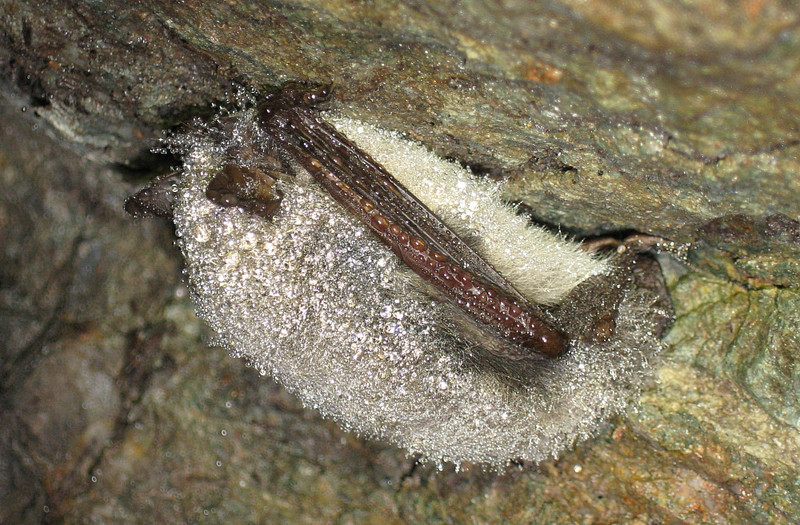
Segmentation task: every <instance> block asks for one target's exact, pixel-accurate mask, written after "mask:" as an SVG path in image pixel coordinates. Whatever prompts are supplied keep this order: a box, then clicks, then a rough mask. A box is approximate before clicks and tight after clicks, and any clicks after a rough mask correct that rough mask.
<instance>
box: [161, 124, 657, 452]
mask: <svg viewBox="0 0 800 525" xmlns="http://www.w3.org/2000/svg"><path fill="white" fill-rule="evenodd" d="M237 118H238V122H237V123H236V125H235V126H233V127H232V128H229V129H232V130H233V131H230V132H226V133H217V134H216V136H214V138H213V140H210V139H209V138H208V137H209V136H210V135H209V134H208V133H206V134H203V133H193V134H189V135H186V136H184V137H180V138H178V139H175V141H174V143H175V144H176V145H177V147H179V149H182V150H183V153H184V154H185V171H184V174H183V176H182V178H181V181H180V182H179V184H178V188H177V191H178V195H177V199H176V203H175V208H174V210H173V211H174V221H175V225H176V230H177V233H178V235H179V237H180V241H179V244H180V246H181V249H182V250H183V253H184V255H185V258H186V263H187V275H188V279H189V284H190V286H191V289H192V292H193V297H194V300H195V302H196V304H197V307H198V312H199V314H200V316H201V317H202V318H203V319H204V320H205V321H206V322H207V323H208V324H209V325H210V326H211V327H212V328H213V329H214V330H215V331H216V333H217V335H218V341H219V342H220V343H221V344H223V345H224V346H226V347H228V348H229V349H230V350H231V351H232V353H233V354H234V355H236V356H241V357H245V358H246V359H247V360H248V362H250V363H252V365H253V366H255V367H256V368H258V370H260V371H261V372H262V373H264V374H268V375H270V376H272V377H274V378H275V379H276V380H278V381H279V382H280V383H282V384H283V385H284V386H285V387H286V388H287V389H289V390H290V391H291V392H293V393H295V394H296V395H297V396H298V397H300V399H302V401H303V403H304V404H305V405H306V406H309V407H312V408H315V409H317V410H319V411H320V412H321V413H322V414H323V415H325V416H326V417H330V418H332V419H334V420H336V421H337V422H339V423H340V424H341V425H342V426H344V427H345V428H347V429H350V430H354V431H356V432H358V433H360V434H363V435H367V436H370V437H375V438H379V439H382V440H385V441H388V442H391V443H394V444H396V445H398V446H401V447H403V448H405V449H406V450H408V451H409V452H411V453H419V454H421V455H422V456H423V457H424V458H425V459H428V460H431V461H434V462H438V463H441V462H445V461H450V462H454V463H457V464H458V463H461V462H464V461H468V462H476V463H484V464H489V465H494V466H503V465H506V464H507V463H508V462H509V461H511V460H515V459H523V460H530V461H540V460H542V459H544V458H547V457H549V456H553V455H555V454H557V453H558V452H559V451H561V450H563V449H564V448H565V447H568V446H570V445H572V444H573V443H574V442H575V441H576V440H579V439H584V438H586V437H588V436H590V435H591V434H592V433H593V432H594V431H595V430H596V428H597V427H598V424H599V423H600V422H601V421H602V420H604V419H605V418H607V417H608V416H609V415H611V414H613V413H615V412H617V411H619V410H621V409H622V408H624V407H625V406H626V405H627V404H628V402H629V400H630V399H631V398H632V396H635V395H636V393H637V391H638V389H639V388H640V385H641V383H642V381H643V378H644V377H646V369H647V366H648V361H649V360H650V359H651V357H652V356H654V355H655V354H656V353H657V352H658V350H659V343H658V340H657V338H656V337H655V335H654V330H655V328H654V325H653V322H651V321H649V320H648V319H649V318H648V315H649V314H648V312H649V309H650V303H651V299H650V298H648V297H647V296H646V295H643V294H640V293H639V292H638V291H636V290H630V291H629V292H627V293H626V294H625V296H624V297H623V299H622V302H621V305H620V309H619V311H620V315H619V317H618V319H617V326H616V335H615V337H614V338H612V340H610V341H607V342H606V343H603V344H602V345H596V344H595V345H587V344H585V343H581V342H577V341H573V342H572V343H571V345H570V348H569V350H568V351H567V353H566V355H565V356H564V357H563V358H561V359H559V360H557V361H554V362H552V363H550V364H549V365H547V366H544V367H542V369H541V371H540V373H537V374H536V375H535V376H534V377H533V378H532V380H531V382H530V384H526V385H518V384H515V385H511V384H509V383H508V382H507V381H503V380H502V378H499V377H498V375H497V374H496V373H494V372H493V371H491V370H484V369H482V368H481V367H479V366H473V365H472V364H471V363H470V359H469V356H470V352H471V350H472V349H474V348H475V347H477V346H480V345H481V344H482V342H481V340H480V338H478V337H476V336H475V334H474V333H473V332H471V331H465V330H462V329H460V328H459V324H458V320H457V318H458V317H459V316H458V315H456V314H455V313H454V308H455V307H454V306H453V305H451V304H449V303H447V302H446V301H440V300H436V299H433V298H432V297H431V296H430V295H429V294H428V293H426V292H425V290H426V286H425V285H424V284H423V283H422V281H421V279H420V278H419V277H417V276H416V275H415V274H413V273H412V272H410V271H408V270H407V269H406V268H405V267H404V266H403V264H402V263H401V262H400V261H399V259H397V257H395V256H394V254H393V253H392V252H391V251H390V250H389V249H388V248H387V247H386V246H385V245H384V244H382V243H381V242H380V241H379V240H378V239H377V238H375V237H374V235H373V234H372V233H371V232H370V231H369V230H368V229H367V228H366V227H365V226H363V225H362V224H361V223H359V222H358V221H357V220H356V219H354V218H353V217H351V216H350V215H349V214H348V213H347V212H346V211H345V210H344V209H343V208H342V207H341V206H340V205H339V204H337V203H336V202H334V201H333V199H332V198H331V197H330V196H329V195H327V194H326V193H325V192H324V191H323V190H322V189H321V188H320V187H319V186H318V185H317V184H316V183H314V182H313V181H312V180H311V178H310V176H308V174H304V173H302V172H300V173H298V175H297V176H296V177H295V179H294V181H293V182H289V183H281V190H282V191H283V194H284V197H283V201H282V203H281V208H280V211H279V212H278V214H277V215H276V216H275V217H274V219H273V220H272V221H271V222H270V221H267V220H265V219H263V218H261V217H258V216H254V215H251V214H248V213H246V212H244V211H242V210H239V209H236V208H222V207H219V206H217V205H214V204H213V203H211V202H210V201H209V200H208V199H207V198H206V197H205V188H206V185H207V183H208V181H209V179H210V177H211V176H212V175H213V173H214V172H215V171H216V170H218V169H219V168H220V163H221V162H222V158H223V157H224V155H223V152H225V151H229V150H230V148H231V146H234V145H241V144H239V143H240V142H247V141H249V140H264V137H260V138H259V137H258V133H256V132H250V133H243V132H242V130H247V129H251V128H250V126H251V125H252V122H251V119H252V115H251V114H250V113H247V112H245V113H243V114H242V115H240V116H239V117H237ZM331 121H332V123H334V124H335V125H336V127H337V128H338V129H339V130H340V131H341V132H342V133H344V134H345V135H347V136H348V137H349V138H350V139H351V140H353V141H354V142H356V143H357V144H359V146H361V147H362V148H363V149H364V150H366V151H367V152H369V153H370V154H371V155H373V157H374V158H375V159H376V160H378V161H379V162H381V163H382V164H383V165H384V166H385V167H386V168H387V170H388V171H389V172H390V173H392V174H393V175H394V176H395V177H396V178H397V179H399V180H400V181H401V182H402V183H403V184H404V185H405V186H406V187H408V188H409V189H410V190H411V191H412V192H413V193H414V194H415V195H416V196H417V197H418V198H419V199H420V200H422V201H423V202H425V203H426V204H427V205H428V206H429V207H430V208H431V209H432V210H433V211H434V212H435V213H437V214H439V215H440V216H441V217H443V218H444V219H445V220H447V221H449V222H450V225H451V227H453V228H454V229H456V231H458V233H459V234H461V235H463V236H465V237H468V238H472V239H477V241H478V243H479V245H480V246H479V249H480V251H481V253H482V254H484V256H486V257H487V259H488V260H489V262H491V263H492V264H493V265H494V266H495V267H496V268H497V269H498V270H499V271H500V272H501V273H503V274H504V275H505V276H506V277H507V278H508V279H509V280H510V281H511V282H512V283H513V284H514V285H515V286H516V287H517V289H519V290H520V291H521V292H522V293H523V294H525V295H527V296H528V297H529V298H530V299H531V300H533V301H535V302H539V303H546V304H554V303H558V302H559V301H560V300H562V299H563V298H564V297H565V296H566V295H567V294H568V293H569V292H570V291H571V290H572V289H574V288H575V287H576V286H578V285H579V284H580V283H581V282H583V281H584V280H585V279H587V278H590V277H592V276H598V275H603V274H605V273H607V272H609V271H610V270H609V264H610V263H609V261H608V260H607V259H603V258H598V257H595V256H593V255H591V254H589V253H587V252H585V251H583V250H581V249H580V248H579V247H578V246H577V244H575V243H572V242H568V241H566V240H564V239H563V238H561V237H559V236H554V235H552V234H550V233H548V232H545V231H544V230H542V229H540V228H537V227H534V226H531V225H530V224H528V223H527V221H525V220H524V219H523V218H521V217H518V216H517V215H515V214H514V211H513V209H511V208H510V207H509V206H507V205H506V204H504V203H503V202H501V201H500V200H499V198H498V188H497V186H495V185H492V184H489V183H486V182H479V181H476V180H475V179H474V178H473V177H472V176H471V175H470V174H469V173H468V172H466V171H464V170H463V169H462V168H460V167H459V166H457V165H455V164H453V163H450V162H446V161H444V160H442V159H440V158H438V157H436V156H435V155H433V154H431V153H430V152H428V151H426V150H425V149H424V148H423V147H421V146H419V145H417V144H414V143H412V142H409V141H406V140H403V139H401V138H399V137H397V136H396V135H394V134H391V133H388V132H384V131H381V130H377V129H375V128H373V127H371V126H368V125H366V124H363V123H358V122H355V121H351V120H347V119H344V118H331ZM228 160H230V159H228ZM248 162H249V161H248Z"/></svg>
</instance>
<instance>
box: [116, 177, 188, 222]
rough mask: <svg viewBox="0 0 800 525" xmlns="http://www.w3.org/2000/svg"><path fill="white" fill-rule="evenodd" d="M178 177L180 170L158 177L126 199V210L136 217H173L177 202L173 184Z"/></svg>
mask: <svg viewBox="0 0 800 525" xmlns="http://www.w3.org/2000/svg"><path fill="white" fill-rule="evenodd" d="M177 178H178V172H172V173H167V174H166V175H161V176H159V177H156V178H155V179H153V180H152V182H150V184H148V185H147V187H145V188H144V189H142V190H140V191H138V192H137V193H135V194H133V195H131V196H130V197H128V198H127V199H125V211H126V212H128V213H129V214H131V215H133V216H134V217H163V218H165V219H171V218H172V206H173V204H174V202H175V188H174V187H173V184H174V182H175V180H176V179H177Z"/></svg>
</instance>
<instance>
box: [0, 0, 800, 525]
mask: <svg viewBox="0 0 800 525" xmlns="http://www.w3.org/2000/svg"><path fill="white" fill-rule="evenodd" d="M0 9H2V11H1V12H2V14H3V16H2V18H0V71H2V75H0V76H1V77H2V78H3V79H4V80H3V84H2V91H3V102H2V110H1V111H2V114H1V115H0V122H2V126H0V177H2V181H3V189H4V191H3V192H2V194H0V243H1V245H2V252H0V253H2V260H0V326H2V337H0V359H1V361H0V367H1V368H0V372H1V373H2V377H0V413H1V414H0V417H2V421H3V423H4V424H3V425H0V500H1V501H0V522H8V523H25V522H33V523H35V522H39V521H41V520H48V519H49V520H51V521H59V522H61V521H64V522H68V523H71V522H85V521H89V520H90V519H93V518H94V519H97V520H100V521H107V522H111V521H114V522H180V521H182V520H185V521H202V520H206V521H209V522H218V521H222V520H227V521H234V522H242V521H281V520H284V521H285V520H293V521H303V520H305V521H309V522H319V521H326V522H345V523H348V522H368V521H375V522H382V523H385V522H392V521H394V522H398V523H400V522H432V521H441V522H465V521H474V522H486V521H500V520H507V521H510V522H532V521H533V522H546V523H553V522H564V523H574V522H576V521H581V522H614V521H618V522H638V523H652V522H656V523H680V522H693V523H698V522H706V523H739V522H756V523H764V522H779V523H780V522H789V521H791V520H793V519H795V517H796V516H798V515H800V482H798V479H800V476H799V472H800V434H799V433H798V429H799V428H800V409H799V408H798V407H799V406H800V403H798V401H799V400H798V388H799V387H798V384H800V380H799V379H800V378H799V377H798V376H800V372H799V371H798V364H797V356H798V351H799V350H798V348H799V347H800V345H799V344H798V335H797V334H798V333H800V330H798V328H800V313H798V311H799V310H800V308H798V302H799V301H800V300H799V299H798V289H797V287H798V284H800V264H798V263H799V262H800V258H799V257H798V254H799V253H800V248H798V241H799V240H800V223H799V222H798V219H800V210H799V209H798V208H800V204H798V203H800V183H798V180H800V179H798V178H797V173H798V172H799V171H800V155H798V150H799V149H800V126H799V125H798V124H800V117H798V115H799V114H800V111H798V110H800V107H799V106H800V102H798V101H800V71H799V69H800V29H799V28H798V19H799V18H800V16H799V15H798V14H797V11H796V9H795V8H794V6H793V3H792V2H789V1H783V2H782V1H780V0H734V1H731V2H725V3H720V2H717V1H712V0H700V1H698V2H694V3H691V4H687V3H675V2H667V1H657V0H652V1H648V2H631V3H622V4H619V3H617V2H610V1H607V2H603V1H598V2H578V1H575V2H570V1H564V2H542V3H537V4H533V5H531V4H530V3H529V2H522V1H520V2H510V1H509V2H493V3H491V4H489V5H487V3H485V2H474V3H471V2H459V3H455V2H454V3H439V2H405V3H396V2H375V3H368V4H351V3H345V2H341V3H326V7H325V8H321V7H317V6H315V5H313V4H310V3H304V2H295V3H285V2H282V3H281V2H268V1H265V2H260V3H254V2H247V3H242V5H231V4H230V3H225V4H220V3H218V2H182V3H172V2H164V3H156V2H149V3H148V2H145V3H132V2H114V1H110V2H101V3H90V2H84V3H80V2H49V3H47V5H46V7H37V3H33V2H14V1H3V2H2V4H0ZM295 80H306V81H310V82H317V83H327V82H331V81H332V82H333V83H334V84H335V88H336V91H335V96H334V101H333V106H334V107H335V109H338V110H339V111H340V112H341V113H343V114H345V115H346V116H350V117H353V118H357V119H359V120H363V121H367V122H370V123H373V124H376V125H378V126H380V127H383V128H387V129H393V130H399V131H402V132H405V133H407V134H408V136H409V137H411V138H415V139H418V140H420V141H422V142H423V143H425V144H426V145H427V146H428V147H429V148H431V149H433V150H435V151H436V152H437V153H439V154H440V155H443V156H446V157H451V158H455V159H457V160H459V161H460V162H463V163H465V164H467V165H470V166H472V167H473V169H474V170H475V171H476V172H479V173H482V174H486V175H487V176H491V177H498V178H504V179H507V180H508V182H509V184H508V186H507V192H508V197H509V198H510V199H512V200H519V201H521V202H522V203H523V204H524V205H526V206H528V207H529V208H530V210H531V212H532V214H533V215H534V216H535V217H536V218H537V219H540V220H542V221H545V222H548V223H550V224H558V225H561V227H563V228H564V229H567V230H568V231H576V232H582V233H592V234H597V233H606V232H612V231H626V230H638V231H643V232H648V233H654V234H658V235H662V236H664V237H667V238H669V239H671V240H674V241H677V242H693V243H694V244H693V246H692V249H691V250H690V251H689V257H688V264H685V263H682V262H677V261H675V260H673V259H671V258H669V257H664V258H663V262H664V266H665V272H666V274H667V277H668V279H669V281H670V285H671V292H672V295H673V300H674V302H675V305H676V310H677V320H676V323H675V326H674V327H673V329H672V331H671V333H670V334H669V335H668V337H667V342H668V343H669V344H670V345H671V347H670V351H669V352H668V353H667V356H666V358H665V360H664V362H663V363H662V364H661V365H660V367H659V369H658V373H657V380H656V381H655V382H654V383H653V385H652V386H651V387H650V389H649V390H648V391H647V392H646V393H645V395H644V396H643V397H642V399H641V408H640V409H639V410H638V411H636V412H630V413H629V414H628V415H627V417H625V418H620V419H618V420H616V421H614V422H612V424H611V425H609V427H608V431H607V433H606V434H605V435H604V436H601V437H600V438H598V439H596V440H594V441H592V442H589V443H586V444H583V445H581V446H579V447H578V448H576V449H575V450H573V451H571V452H570V453H568V454H566V455H565V456H562V458H561V459H560V460H558V461H551V462H546V463H544V464H542V465H540V466H539V467H537V468H533V467H531V466H529V465H524V466H522V467H521V468H519V469H514V470H511V471H509V472H507V473H506V474H504V475H502V476H498V475H495V474H493V473H485V472H480V471H476V470H474V469H473V470H471V471H470V470H468V471H467V472H463V473H454V472H451V471H445V472H444V473H440V472H436V471H432V470H431V469H430V468H428V467H416V468H415V467H414V460H413V458H406V457H404V455H403V454H402V452H400V451H399V450H396V449H393V448H391V447H385V446H382V445H380V444H377V443H372V442H366V441H363V440H360V439H359V438H357V437H356V436H353V435H349V434H346V433H343V432H342V431H340V430H339V429H338V428H337V427H336V426H335V425H333V424H332V423H328V422H324V421H321V420H319V419H318V418H317V416H316V415H314V414H313V413H310V412H306V411H303V410H301V409H300V408H299V405H298V403H297V402H296V401H295V400H294V399H292V398H291V397H289V396H287V395H286V394H285V393H283V392H282V391H281V390H280V389H279V388H277V387H276V386H274V385H273V384H272V383H271V382H270V381H269V380H266V379H263V378H260V377H258V376H257V374H256V373H255V372H253V371H252V370H248V369H247V368H246V367H245V366H244V364H243V363H242V362H239V361H236V360H231V359H229V358H228V357H226V356H225V355H224V352H221V351H219V350H214V349H209V348H206V347H205V346H203V344H202V343H201V341H202V340H203V334H204V329H203V327H202V326H201V324H200V323H199V322H198V321H196V320H195V319H194V318H193V316H192V313H191V306H190V305H189V303H188V301H187V298H186V294H185V289H184V288H183V287H182V285H181V284H180V278H181V276H180V264H181V263H180V257H179V255H178V253H177V251H176V250H175V248H174V247H173V246H172V237H171V232H170V230H169V228H168V226H166V225H165V224H160V223H156V222H148V221H132V220H130V219H129V218H127V217H125V216H124V215H123V213H122V211H121V206H122V200H123V198H124V196H125V195H126V194H127V193H129V192H131V191H132V190H133V189H134V188H135V187H137V186H139V185H141V181H143V180H146V179H147V178H149V177H150V176H152V175H154V174H156V173H158V172H161V171H164V170H165V169H168V166H169V164H170V162H173V161H170V160H166V161H164V160H163V159H160V158H159V157H158V156H156V155H153V154H150V153H149V149H150V147H151V146H152V145H153V144H154V138H155V137H158V135H159V133H160V132H161V131H162V130H164V129H168V128H170V127H172V126H174V125H176V124H178V123H180V122H184V121H185V120H186V119H187V118H188V117H189V116H191V115H201V116H203V115H210V114H212V113H213V112H214V111H216V110H215V108H214V107H213V103H214V102H215V101H224V100H225V99H226V98H227V97H226V94H225V92H226V90H228V89H230V88H231V84H232V82H239V83H244V84H248V85H253V86H257V87H259V88H264V89H266V88H269V87H273V86H276V85H279V84H282V83H284V82H286V81H295ZM173 163H174V162H173ZM134 180H136V181H139V182H134Z"/></svg>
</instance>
